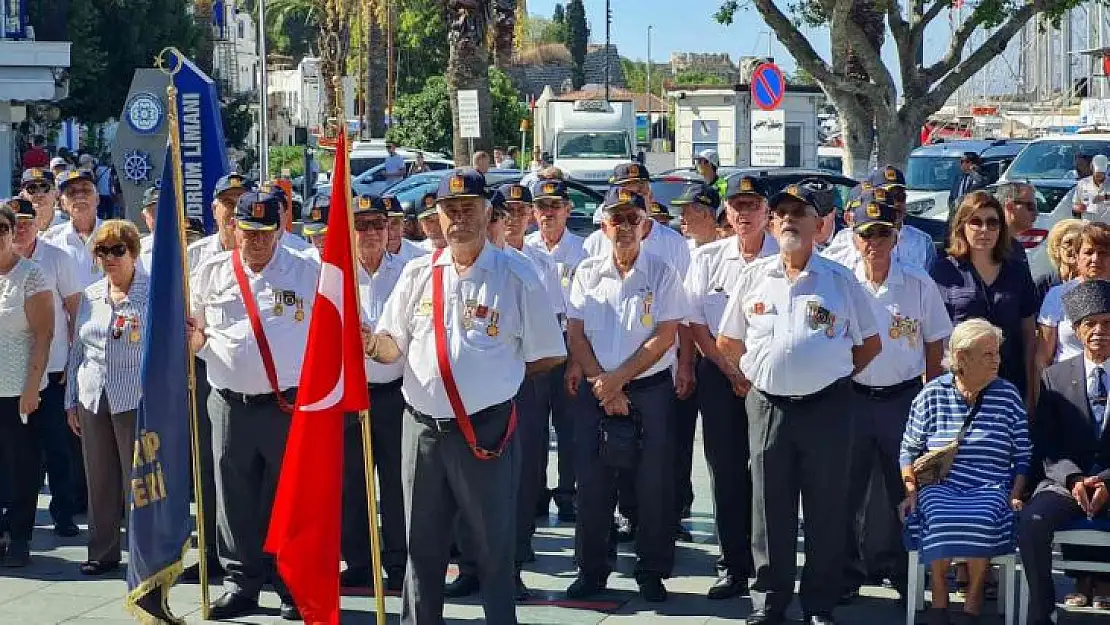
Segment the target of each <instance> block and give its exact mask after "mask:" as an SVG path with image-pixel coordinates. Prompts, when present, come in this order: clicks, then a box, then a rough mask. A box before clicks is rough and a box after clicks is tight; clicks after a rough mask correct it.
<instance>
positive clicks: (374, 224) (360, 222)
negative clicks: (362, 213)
mask: <svg viewBox="0 0 1110 625" xmlns="http://www.w3.org/2000/svg"><path fill="white" fill-rule="evenodd" d="M388 227H389V222H388V221H386V220H385V219H356V220H355V230H357V231H358V232H366V231H367V230H385V229H386V228H388Z"/></svg>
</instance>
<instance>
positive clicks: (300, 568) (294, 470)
mask: <svg viewBox="0 0 1110 625" xmlns="http://www.w3.org/2000/svg"><path fill="white" fill-rule="evenodd" d="M335 153H336V156H337V158H336V159H335V171H334V174H333V176H332V180H333V181H335V185H334V187H333V189H332V199H331V211H330V214H329V215H328V235H327V240H326V242H325V244H324V251H323V254H322V261H321V267H320V280H319V282H318V284H317V287H316V300H315V302H314V303H313V306H312V318H311V320H310V322H309V328H308V344H307V346H306V348H305V357H304V365H303V367H302V369H301V379H300V385H299V387H298V390H297V403H296V408H295V410H294V411H293V421H292V425H291V427H290V429H289V438H288V440H287V442H286V445H285V457H284V459H283V461H282V465H281V476H280V478H279V480H278V489H277V495H276V497H275V499H274V508H273V512H272V513H271V515H270V527H269V531H268V533H267V536H266V551H267V552H268V553H272V554H274V556H275V557H276V559H277V569H278V572H279V573H280V574H281V578H282V580H283V581H284V582H285V584H286V586H288V588H289V591H290V592H291V593H292V595H293V599H294V601H296V604H297V607H298V608H299V609H300V611H301V614H302V615H303V616H304V620H305V622H307V623H323V624H327V625H337V624H338V623H339V532H340V515H341V512H342V502H343V495H342V492H343V488H342V485H343V425H344V415H345V414H346V413H348V412H358V411H361V410H366V409H368V408H369V404H370V398H369V395H368V393H367V388H366V369H365V364H364V360H363V358H364V356H363V352H362V336H361V332H360V330H359V327H360V318H359V305H358V281H357V277H356V276H357V274H356V270H355V258H354V251H353V250H354V248H353V246H352V245H351V236H352V232H353V228H352V224H351V210H350V201H351V189H350V178H349V177H348V176H347V169H348V166H347V159H346V154H347V138H346V137H345V136H344V133H343V132H342V131H340V137H339V139H338V142H337V145H336V152H335Z"/></svg>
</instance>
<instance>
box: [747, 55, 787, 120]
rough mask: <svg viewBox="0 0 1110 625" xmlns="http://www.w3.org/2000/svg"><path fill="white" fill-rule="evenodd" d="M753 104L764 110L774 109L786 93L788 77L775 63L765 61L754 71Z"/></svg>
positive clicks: (752, 81)
mask: <svg viewBox="0 0 1110 625" xmlns="http://www.w3.org/2000/svg"><path fill="white" fill-rule="evenodd" d="M751 83H752V84H751V90H752V104H755V105H756V107H757V108H759V109H760V110H764V111H773V110H775V109H777V108H778V107H779V105H780V104H782V99H783V97H784V96H785V95H786V78H785V77H783V75H782V70H780V69H779V67H778V65H775V64H774V63H763V64H762V65H760V66H759V67H757V68H755V71H754V72H752V80H751Z"/></svg>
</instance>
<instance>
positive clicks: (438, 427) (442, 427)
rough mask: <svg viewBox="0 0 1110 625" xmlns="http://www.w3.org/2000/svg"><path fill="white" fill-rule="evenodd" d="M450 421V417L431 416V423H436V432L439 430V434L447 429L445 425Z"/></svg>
mask: <svg viewBox="0 0 1110 625" xmlns="http://www.w3.org/2000/svg"><path fill="white" fill-rule="evenodd" d="M450 421H451V419H436V418H435V417H432V423H434V424H435V425H436V432H439V433H440V434H443V433H444V432H446V431H447V429H448V427H447V426H448V424H449V423H450Z"/></svg>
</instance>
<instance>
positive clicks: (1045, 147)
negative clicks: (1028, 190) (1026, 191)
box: [1006, 139, 1110, 180]
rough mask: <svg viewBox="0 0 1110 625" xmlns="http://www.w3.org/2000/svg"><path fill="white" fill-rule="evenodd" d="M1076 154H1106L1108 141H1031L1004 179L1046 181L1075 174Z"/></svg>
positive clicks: (1108, 153)
mask: <svg viewBox="0 0 1110 625" xmlns="http://www.w3.org/2000/svg"><path fill="white" fill-rule="evenodd" d="M1076 154H1089V155H1091V156H1094V155H1095V154H1106V155H1108V156H1110V140H1093V139H1092V140H1089V141H1070V140H1069V141H1052V140H1045V141H1034V142H1033V143H1030V144H1029V145H1028V146H1026V148H1025V149H1024V150H1022V151H1021V153H1020V154H1018V155H1017V158H1015V159H1014V162H1013V164H1011V165H1010V169H1009V170H1007V171H1006V178H1007V179H1008V180H1048V179H1053V178H1055V179H1067V178H1074V177H1075V155H1076Z"/></svg>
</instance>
